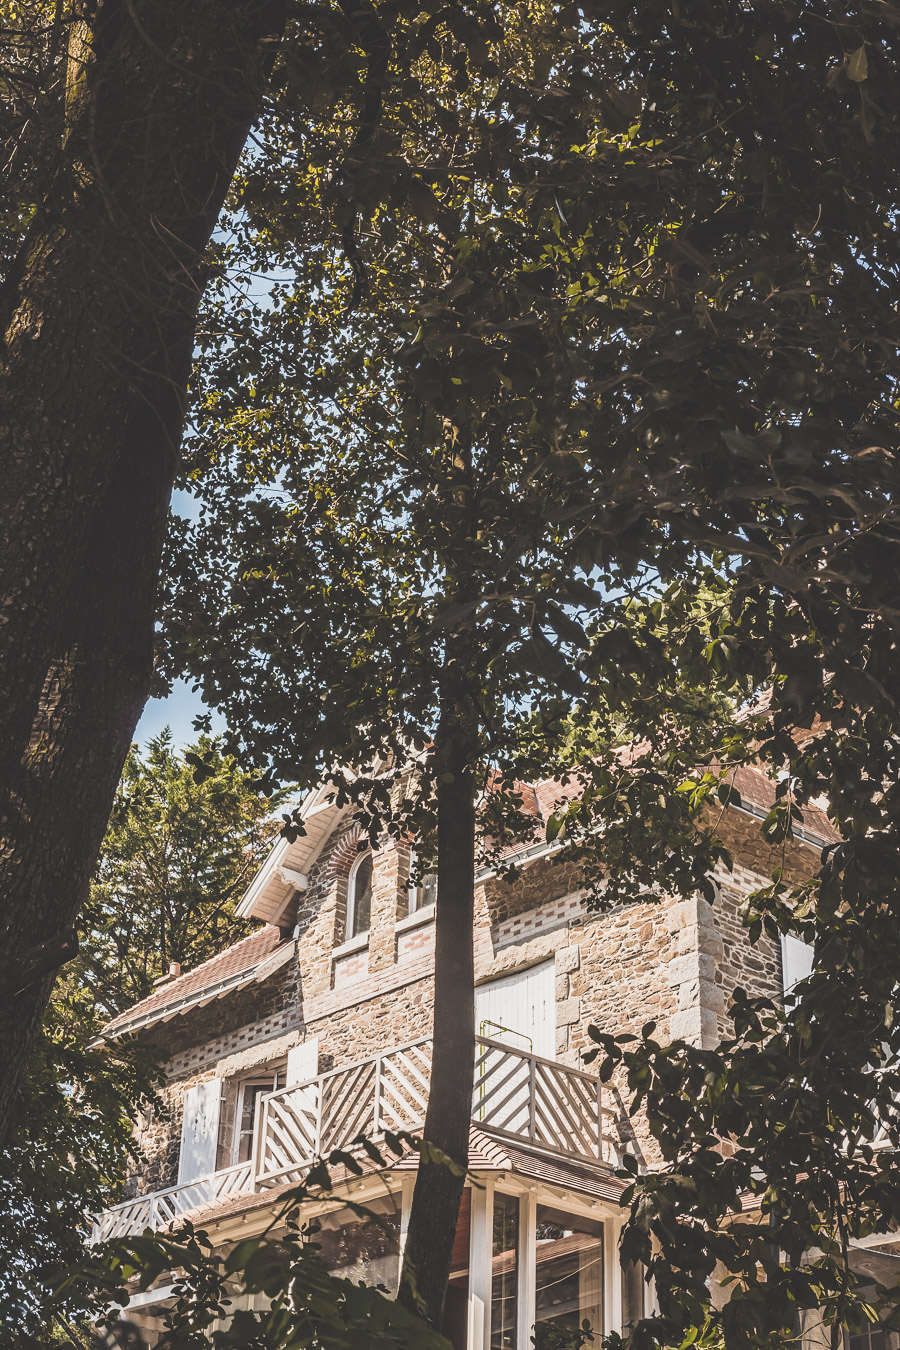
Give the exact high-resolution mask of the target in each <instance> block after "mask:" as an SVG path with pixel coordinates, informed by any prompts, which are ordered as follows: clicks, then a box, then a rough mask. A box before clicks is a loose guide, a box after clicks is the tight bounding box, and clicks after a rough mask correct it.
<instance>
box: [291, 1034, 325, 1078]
mask: <svg viewBox="0 0 900 1350" xmlns="http://www.w3.org/2000/svg"><path fill="white" fill-rule="evenodd" d="M318 1073H319V1038H318V1036H310V1038H309V1040H308V1041H304V1042H303V1044H302V1045H295V1046H294V1047H293V1049H291V1050H289V1051H288V1057H287V1086H288V1087H293V1086H294V1084H295V1083H307V1082H308V1081H309V1080H310V1078H316V1077H317V1076H318Z"/></svg>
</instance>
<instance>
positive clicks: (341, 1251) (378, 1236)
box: [311, 1196, 400, 1293]
mask: <svg viewBox="0 0 900 1350" xmlns="http://www.w3.org/2000/svg"><path fill="white" fill-rule="evenodd" d="M366 1209H368V1210H371V1211H372V1212H373V1214H375V1215H377V1216H378V1217H377V1221H376V1220H375V1219H365V1218H360V1217H359V1215H356V1214H354V1213H353V1211H352V1210H349V1209H338V1210H335V1212H334V1213H333V1214H323V1215H322V1216H321V1217H320V1218H319V1219H317V1220H316V1223H317V1224H318V1225H319V1231H318V1232H313V1233H312V1235H311V1236H312V1241H313V1242H315V1244H316V1245H317V1246H318V1248H319V1255H320V1256H321V1258H322V1260H323V1261H324V1263H325V1265H326V1266H327V1268H328V1270H330V1271H331V1273H332V1275H338V1276H340V1278H341V1279H344V1280H352V1281H353V1283H354V1284H375V1285H382V1286H383V1287H384V1288H385V1289H387V1290H389V1291H390V1292H391V1293H394V1292H395V1291H396V1289H397V1280H398V1277H399V1274H400V1263H399V1256H398V1252H399V1240H400V1203H399V1198H398V1199H397V1200H395V1199H394V1197H393V1196H384V1197H383V1198H379V1199H375V1200H368V1201H367V1202H366Z"/></svg>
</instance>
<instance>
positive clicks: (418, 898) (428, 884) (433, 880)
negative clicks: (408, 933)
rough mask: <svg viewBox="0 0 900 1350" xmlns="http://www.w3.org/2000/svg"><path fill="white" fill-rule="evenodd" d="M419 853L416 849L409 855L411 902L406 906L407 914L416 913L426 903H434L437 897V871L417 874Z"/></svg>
mask: <svg viewBox="0 0 900 1350" xmlns="http://www.w3.org/2000/svg"><path fill="white" fill-rule="evenodd" d="M418 861H419V859H418V854H417V853H416V850H415V849H412V850H411V851H410V855H409V903H408V905H407V907H406V912H407V914H415V912H416V910H419V909H424V908H425V907H426V905H433V904H434V902H435V900H436V899H437V872H425V873H424V874H417V872H416V867H417V865H418Z"/></svg>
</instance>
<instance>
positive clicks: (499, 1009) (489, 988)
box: [475, 961, 556, 1059]
mask: <svg viewBox="0 0 900 1350" xmlns="http://www.w3.org/2000/svg"><path fill="white" fill-rule="evenodd" d="M475 1031H476V1034H477V1035H479V1036H488V1037H490V1039H491V1040H495V1041H508V1042H509V1044H510V1045H511V1046H513V1047H514V1048H516V1049H518V1050H530V1051H531V1052H532V1053H533V1054H535V1055H543V1056H544V1057H545V1058H546V1059H553V1058H554V1057H555V1055H556V977H555V971H554V964H553V962H552V961H543V962H542V963H541V964H540V965H539V966H530V967H529V968H528V970H521V971H517V972H516V974H515V975H506V976H504V977H503V978H502V979H500V980H491V981H490V983H489V984H482V985H479V986H478V988H477V989H476V990H475Z"/></svg>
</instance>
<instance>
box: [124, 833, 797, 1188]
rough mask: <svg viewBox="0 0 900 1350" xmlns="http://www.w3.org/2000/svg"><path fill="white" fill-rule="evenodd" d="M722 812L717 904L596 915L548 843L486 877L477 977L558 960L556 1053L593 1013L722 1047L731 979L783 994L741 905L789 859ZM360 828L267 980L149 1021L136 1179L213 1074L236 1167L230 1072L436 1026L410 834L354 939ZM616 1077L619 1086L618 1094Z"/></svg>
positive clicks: (398, 1038)
mask: <svg viewBox="0 0 900 1350" xmlns="http://www.w3.org/2000/svg"><path fill="white" fill-rule="evenodd" d="M727 816H728V820H727V821H726V822H725V823H724V826H723V827H722V829H721V832H723V833H725V834H726V837H727V839H728V842H729V844H730V846H731V847H732V849H733V850H734V853H735V858H736V865H735V867H734V870H733V871H732V872H728V871H726V870H725V869H721V870H720V872H719V873H717V875H716V878H715V879H716V881H717V882H718V888H719V890H718V898H717V900H716V902H715V904H713V905H710V904H708V903H707V902H706V901H705V900H703V899H700V898H693V899H689V900H674V899H672V898H661V899H660V900H659V901H658V902H657V903H653V904H651V903H641V904H637V905H634V906H618V907H616V908H615V909H613V910H611V911H609V912H606V913H601V914H597V913H592V912H589V911H588V910H587V909H586V907H585V904H584V901H583V898H582V891H581V889H580V887H579V882H580V876H579V872H578V868H577V865H576V864H574V863H568V862H560V861H558V860H556V859H555V858H554V857H553V855H552V853H549V854H545V855H543V856H540V855H539V856H537V857H534V858H533V859H530V860H528V861H527V862H526V863H525V864H524V865H523V866H522V867H521V869H520V870H519V872H518V874H517V875H516V877H515V879H514V880H513V881H511V882H510V881H506V880H503V879H500V878H497V877H494V876H487V877H484V878H482V879H480V880H479V882H478V885H477V890H476V931H475V958H476V979H477V981H478V982H483V981H486V980H490V979H493V978H498V977H500V976H504V975H508V974H511V973H513V972H515V971H517V970H521V969H525V968H527V967H529V966H532V965H535V964H537V963H539V962H543V961H546V960H549V959H553V961H554V963H555V992H556V1004H555V1009H556V1053H557V1057H558V1059H560V1060H561V1061H562V1062H564V1063H568V1064H570V1065H573V1066H576V1065H577V1064H578V1063H579V1061H580V1056H581V1054H582V1052H583V1051H584V1050H585V1049H586V1048H588V1047H589V1045H590V1044H591V1042H590V1040H589V1038H588V1035H587V1028H588V1026H590V1025H591V1024H593V1025H596V1026H597V1027H598V1028H600V1029H601V1030H602V1031H605V1032H612V1033H619V1032H623V1031H631V1032H639V1031H640V1028H641V1027H642V1026H643V1025H644V1024H645V1023H646V1022H648V1021H651V1020H653V1021H655V1022H656V1023H657V1027H658V1031H657V1035H658V1036H659V1037H660V1038H661V1039H663V1040H665V1039H669V1038H676V1037H683V1038H684V1039H686V1040H689V1041H691V1042H693V1043H694V1044H697V1045H702V1046H712V1045H714V1044H715V1042H716V1039H717V1038H718V1037H719V1036H721V1035H722V1034H723V1033H724V1032H725V1031H726V1030H727V1001H728V997H729V994H730V991H731V990H732V989H733V988H734V986H735V985H736V984H741V985H743V987H744V988H746V989H747V990H748V991H749V992H750V993H753V994H767V995H770V996H773V997H779V996H780V992H781V962H780V954H779V951H778V950H777V948H776V947H775V946H774V944H772V943H771V942H769V941H768V940H767V939H763V940H761V941H760V942H759V943H758V944H756V945H755V946H751V945H750V944H749V942H748V941H747V937H746V933H745V931H744V928H743V926H742V921H741V906H742V903H743V901H744V899H745V897H746V896H747V894H748V893H749V892H750V891H751V890H753V889H754V888H755V887H757V886H759V885H760V884H762V883H764V881H765V878H766V874H767V873H768V872H769V871H770V870H771V868H772V867H773V866H774V865H775V864H776V863H778V862H780V861H782V859H781V858H780V856H775V854H774V852H773V850H771V849H768V848H767V847H766V846H765V845H764V843H763V841H762V838H761V835H760V833H759V822H758V820H754V819H753V818H752V816H750V815H749V814H747V813H745V812H741V811H736V810H730V811H729V812H727ZM360 842H361V841H360V839H359V835H358V831H357V830H356V827H355V826H351V827H350V828H346V827H340V826H339V827H338V828H337V829H336V831H335V833H334V836H333V837H332V838H331V839H330V840H329V841H328V842H327V844H326V846H325V847H324V849H323V850H322V852H321V853H320V856H319V857H318V859H317V861H316V863H315V865H314V866H313V867H312V868H311V870H310V874H309V877H308V886H307V889H306V890H305V891H303V892H302V893H298V898H297V906H296V912H295V914H294V913H292V915H291V918H292V920H294V922H295V924H296V926H295V927H294V928H293V941H294V943H295V952H294V956H293V958H292V959H291V960H290V961H288V962H286V963H285V964H284V965H282V966H281V967H280V968H279V969H278V970H276V971H275V973H274V974H272V975H271V976H270V977H269V978H268V979H265V980H264V981H263V982H262V983H257V984H251V985H249V986H247V987H245V988H243V989H240V990H237V991H235V992H233V993H230V994H226V995H223V996H221V997H217V998H214V999H212V1000H211V1001H210V1002H208V1003H207V1004H206V1005H205V1006H202V1007H194V1008H192V1009H191V1010H190V1011H187V1012H184V1013H182V1014H181V1015H179V1016H176V1017H173V1018H172V1019H171V1020H170V1021H161V1022H158V1023H157V1024H156V1025H155V1026H153V1027H152V1028H149V1029H148V1030H147V1032H145V1033H144V1034H145V1036H146V1037H147V1039H149V1040H152V1041H153V1043H154V1044H156V1045H157V1046H158V1047H160V1048H161V1049H163V1050H164V1051H166V1052H167V1053H168V1054H169V1055H170V1059H169V1061H168V1084H167V1088H166V1093H165V1109H164V1110H161V1111H158V1112H157V1114H156V1116H155V1118H153V1119H150V1120H146V1121H143V1122H140V1124H139V1142H140V1144H141V1147H142V1150H143V1153H144V1156H145V1164H144V1166H143V1167H142V1169H141V1170H140V1172H139V1173H138V1174H136V1176H135V1177H134V1178H133V1179H132V1182H131V1185H130V1190H131V1192H132V1193H134V1192H135V1191H138V1190H139V1191H146V1190H154V1189H159V1188H161V1187H165V1186H167V1185H172V1184H174V1183H175V1181H176V1179H177V1169H178V1154H179V1144H180V1133H181V1115H182V1103H183V1099H184V1093H185V1091H186V1090H187V1089H188V1088H190V1087H193V1086H194V1085H196V1084H197V1083H199V1082H201V1081H205V1080H207V1079H209V1078H216V1077H218V1078H221V1079H223V1080H224V1082H225V1091H224V1093H223V1097H222V1114H221V1125H220V1134H221V1139H220V1151H219V1160H218V1161H219V1166H226V1165H228V1161H230V1159H229V1157H228V1156H227V1155H228V1149H227V1147H226V1143H225V1136H226V1135H227V1134H228V1133H229V1131H231V1130H232V1129H233V1128H234V1121H235V1111H236V1102H237V1097H236V1095H235V1094H236V1089H235V1086H234V1085H235V1083H236V1082H237V1081H238V1079H239V1078H240V1076H241V1075H242V1074H247V1073H248V1072H252V1071H253V1070H254V1069H256V1068H257V1067H258V1066H261V1065H264V1064H272V1063H275V1062H281V1061H284V1060H285V1059H286V1056H287V1054H288V1053H289V1051H290V1050H291V1049H292V1048H293V1047H294V1046H296V1045H300V1044H301V1043H303V1042H305V1041H307V1040H309V1039H311V1038H317V1039H318V1055H319V1058H318V1063H319V1070H320V1071H325V1070H327V1069H330V1068H339V1067H341V1066H343V1065H346V1064H348V1063H352V1062H354V1061H356V1060H360V1059H363V1058H366V1057H367V1056H369V1055H374V1054H376V1053H378V1052H379V1051H382V1050H387V1049H390V1048H393V1047H396V1046H400V1045H403V1044H406V1043H409V1042H412V1041H415V1040H417V1039H419V1038H422V1037H427V1036H428V1035H430V1020H431V1016H430V1015H431V999H432V988H433V985H432V979H433V959H434V932H433V929H434V923H433V910H424V911H422V912H421V913H418V914H412V915H409V914H408V913H407V909H408V876H409V850H408V848H407V847H406V846H405V845H403V844H398V843H396V842H395V841H390V842H389V843H388V844H387V845H386V846H385V847H384V848H383V849H381V850H380V851H378V852H377V853H376V855H375V859H374V876H373V891H372V907H371V926H370V928H369V931H368V933H367V934H361V935H359V936H358V937H356V938H351V939H350V940H349V941H348V940H347V935H346V933H345V922H346V909H347V885H348V877H349V874H350V871H351V868H352V867H353V864H354V862H355V860H356V859H357V857H358V856H359V851H360V849H359V845H360ZM362 842H363V843H364V841H362ZM784 861H785V863H786V866H787V867H788V868H789V870H791V871H792V872H793V873H795V874H798V873H800V874H803V873H808V872H809V871H810V870H811V869H812V868H813V867H814V866H815V865H816V863H817V853H816V851H815V850H814V849H813V848H811V847H808V846H806V845H800V844H797V845H793V846H792V848H791V850H790V851H789V854H788V855H786V856H785V859H784ZM288 932H290V930H286V936H287V933H288ZM621 1088H622V1085H621V1084H618V1085H617V1084H615V1083H614V1084H612V1091H613V1093H614V1094H616V1093H617V1092H619V1093H620V1092H621ZM639 1133H640V1132H639Z"/></svg>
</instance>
